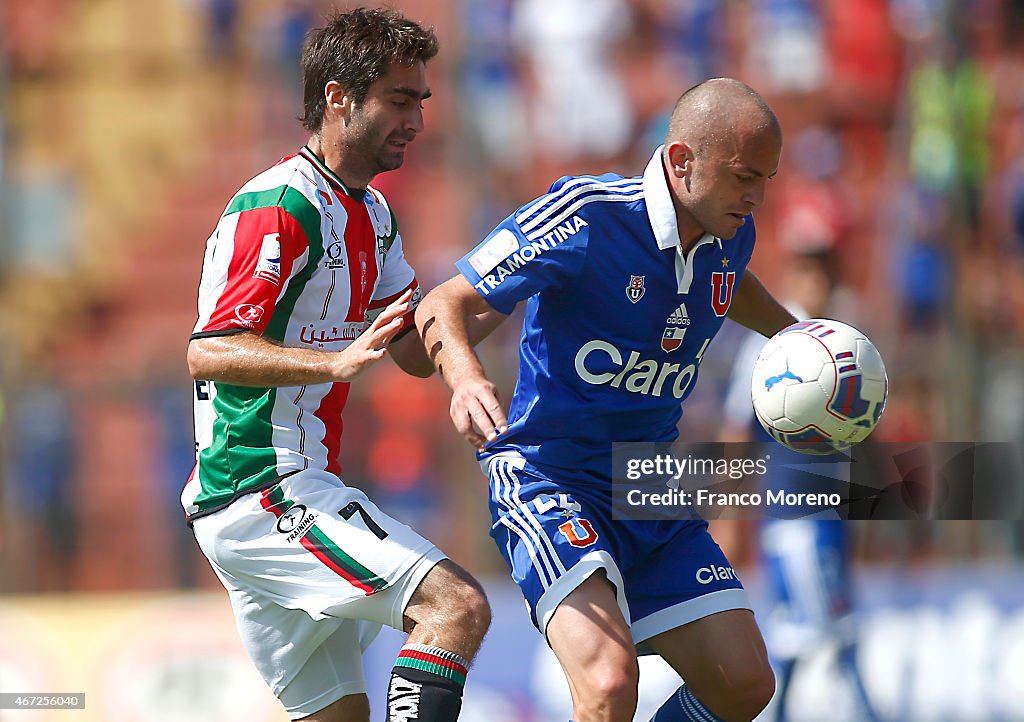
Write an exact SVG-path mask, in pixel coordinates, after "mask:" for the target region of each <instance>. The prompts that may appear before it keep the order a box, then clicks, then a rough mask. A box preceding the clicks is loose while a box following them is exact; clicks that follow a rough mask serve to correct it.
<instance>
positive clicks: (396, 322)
mask: <svg viewBox="0 0 1024 722" xmlns="http://www.w3.org/2000/svg"><path fill="white" fill-rule="evenodd" d="M411 298H412V291H411V290H409V291H406V292H405V293H403V294H402V295H401V296H399V297H398V298H396V299H395V300H394V301H392V302H391V303H390V304H388V306H387V307H386V308H385V309H384V310H383V311H381V312H380V315H379V316H377V318H375V319H374V320H373V323H371V324H370V327H369V328H367V329H366V330H365V331H363V332H362V333H361V334H359V336H358V337H357V338H356V340H355V341H353V342H352V343H351V344H349V346H348V347H347V348H345V349H344V350H342V351H340V352H339V353H338V354H336V355H337V365H336V372H335V375H336V377H337V379H338V381H351V380H352V379H354V378H355V377H356V376H358V375H359V374H361V373H362V372H363V370H364V369H365V368H366V367H367V366H369V365H370V364H371V363H373V362H374V361H378V360H380V359H382V358H384V355H385V353H386V352H387V348H388V344H389V343H390V342H391V339H392V338H394V335H395V334H396V333H398V330H399V329H400V328H402V317H403V316H404V315H405V314H406V313H408V312H409V300H410V299H411Z"/></svg>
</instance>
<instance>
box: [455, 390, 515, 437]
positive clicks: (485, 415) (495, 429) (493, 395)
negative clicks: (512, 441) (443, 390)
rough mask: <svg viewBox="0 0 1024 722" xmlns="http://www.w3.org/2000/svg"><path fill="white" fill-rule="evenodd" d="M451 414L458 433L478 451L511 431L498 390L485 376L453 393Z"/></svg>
mask: <svg viewBox="0 0 1024 722" xmlns="http://www.w3.org/2000/svg"><path fill="white" fill-rule="evenodd" d="M449 413H450V414H451V417H452V422H453V423H454V424H455V429H456V431H458V432H459V433H460V434H462V436H463V437H465V439H466V440H467V441H468V442H469V443H471V444H472V445H473V446H475V447H476V448H478V449H482V448H484V447H485V446H486V445H487V444H488V443H489V442H491V441H494V440H495V439H497V438H498V437H499V436H500V435H501V434H504V433H505V432H506V431H508V418H507V417H506V416H505V410H504V409H503V408H502V405H501V398H500V396H499V394H498V387H497V386H495V385H494V384H493V383H492V382H491V380H490V379H488V378H486V377H484V376H479V377H475V378H471V379H466V380H464V381H462V382H461V383H459V384H458V385H457V387H456V388H455V389H453V391H452V403H451V408H450V409H449Z"/></svg>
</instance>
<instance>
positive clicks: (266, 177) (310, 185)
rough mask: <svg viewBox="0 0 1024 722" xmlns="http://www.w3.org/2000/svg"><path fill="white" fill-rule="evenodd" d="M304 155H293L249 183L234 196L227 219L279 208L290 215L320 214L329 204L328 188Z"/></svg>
mask: <svg viewBox="0 0 1024 722" xmlns="http://www.w3.org/2000/svg"><path fill="white" fill-rule="evenodd" d="M317 177H318V176H317V174H316V172H315V171H314V170H313V168H312V167H311V166H310V164H309V162H308V161H306V160H305V159H304V158H303V157H302V156H301V155H298V154H296V155H291V156H286V157H284V158H282V159H281V160H280V161H278V162H277V163H275V164H274V165H272V166H271V167H270V168H267V169H266V170H264V171H263V172H261V173H259V174H258V175H256V176H254V177H253V178H251V179H250V180H249V181H247V182H246V183H245V184H244V185H243V186H242V187H241V188H240V189H239V190H238V192H237V193H236V194H235V195H234V197H233V198H232V199H231V202H230V203H229V205H228V209H227V212H226V214H225V215H227V214H229V213H232V212H237V211H245V210H251V209H255V208H267V207H273V206H276V207H279V208H281V209H282V210H284V211H285V212H287V213H289V214H290V215H293V216H297V215H304V214H308V213H312V212H316V213H317V214H319V208H320V206H321V205H323V203H324V202H325V201H324V200H322V199H325V198H326V202H329V200H330V195H329V193H328V190H329V189H328V190H325V188H326V184H322V183H318V182H317Z"/></svg>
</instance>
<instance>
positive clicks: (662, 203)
mask: <svg viewBox="0 0 1024 722" xmlns="http://www.w3.org/2000/svg"><path fill="white" fill-rule="evenodd" d="M664 150H665V146H663V145H661V146H658V149H657V150H656V151H654V156H653V157H652V158H651V160H650V162H649V163H648V164H647V168H645V169H644V180H643V188H644V200H645V201H646V203H647V218H648V220H649V221H650V222H651V230H653V231H654V238H655V240H657V241H658V248H660V249H661V250H663V251H665V250H668V249H669V248H678V247H679V225H678V223H677V222H676V207H675V205H674V204H673V203H672V194H671V193H670V192H669V189H668V180H667V179H666V178H665V166H664V163H663V162H662V159H661V157H662V154H663V153H664Z"/></svg>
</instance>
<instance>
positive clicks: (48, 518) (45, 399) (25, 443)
mask: <svg viewBox="0 0 1024 722" xmlns="http://www.w3.org/2000/svg"><path fill="white" fill-rule="evenodd" d="M9 404H10V408H9V411H8V414H7V422H6V424H5V427H6V432H5V433H6V434H7V436H8V438H9V440H10V444H9V446H8V450H9V452H10V454H11V457H10V459H9V462H10V467H9V468H10V471H9V474H8V475H7V476H8V480H9V485H10V489H9V495H8V500H7V501H8V503H9V505H10V506H9V507H8V509H7V515H8V519H9V521H10V523H11V524H13V525H14V526H15V528H17V529H19V530H20V532H19V533H18V534H17V535H16V538H17V539H18V540H19V543H18V544H17V545H16V548H17V549H18V556H19V557H20V558H21V564H19V566H21V569H19V574H18V575H17V578H18V579H19V580H20V584H21V585H23V586H21V587H20V588H14V589H12V586H11V584H12V582H14V579H15V577H13V576H11V577H8V578H7V579H6V582H5V584H4V586H5V587H6V588H7V590H8V591H14V590H15V589H16V590H17V591H57V590H67V589H69V588H70V584H71V570H72V567H73V562H74V556H75V554H76V552H77V547H78V543H79V539H78V512H77V506H76V500H77V492H76V489H75V480H76V478H77V474H78V468H77V461H78V459H77V438H76V437H77V429H76V426H75V416H74V408H73V404H72V401H71V399H70V398H69V397H68V396H67V394H66V393H65V392H64V390H63V389H62V388H61V386H60V385H59V384H58V383H56V382H54V381H53V379H48V378H38V379H32V380H27V381H22V383H20V384H19V386H18V389H17V392H16V393H12V395H11V396H10V398H9Z"/></svg>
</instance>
